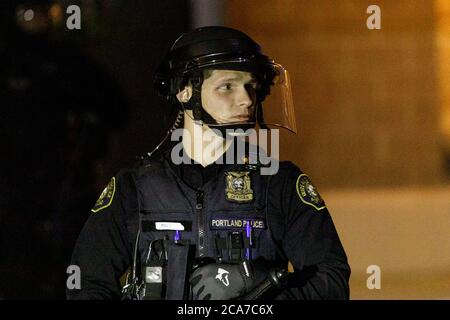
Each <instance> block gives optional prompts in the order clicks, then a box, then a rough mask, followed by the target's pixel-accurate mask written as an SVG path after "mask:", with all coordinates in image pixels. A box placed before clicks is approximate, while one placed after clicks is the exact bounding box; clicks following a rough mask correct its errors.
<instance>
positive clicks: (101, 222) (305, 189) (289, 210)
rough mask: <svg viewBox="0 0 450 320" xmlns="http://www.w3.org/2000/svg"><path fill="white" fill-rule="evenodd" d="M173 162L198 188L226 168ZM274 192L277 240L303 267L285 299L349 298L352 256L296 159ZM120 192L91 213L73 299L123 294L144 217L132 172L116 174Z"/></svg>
mask: <svg viewBox="0 0 450 320" xmlns="http://www.w3.org/2000/svg"><path fill="white" fill-rule="evenodd" d="M166 161H167V160H166ZM171 165H172V167H173V168H174V172H175V173H176V174H177V175H179V177H180V178H181V179H182V180H184V181H185V182H186V184H188V185H190V186H191V187H192V188H194V189H196V188H199V187H201V186H202V185H203V184H204V183H205V182H206V181H208V180H209V179H211V178H212V177H214V176H215V175H217V174H218V172H219V171H220V168H221V166H223V165H221V164H215V163H214V164H211V165H209V166H207V167H205V168H204V167H202V166H201V165H199V164H193V165H187V164H182V165H178V166H176V165H174V164H173V163H171ZM300 189H301V190H300ZM269 190H270V192H269V194H268V197H269V198H268V206H269V208H268V211H269V212H282V213H283V218H282V219H272V220H270V221H268V223H269V224H270V228H271V232H272V234H273V238H274V241H276V242H277V244H278V245H279V246H280V247H281V248H282V250H283V252H284V254H285V256H286V257H287V258H288V259H289V261H290V262H291V263H292V265H293V266H294V268H295V269H296V271H298V274H299V279H298V282H299V283H301V285H300V286H298V287H295V288H291V289H289V290H286V294H285V295H284V298H286V299H289V298H293V299H348V298H349V288H348V280H349V277H350V267H349V265H348V263H347V257H346V254H345V251H344V249H343V247H342V245H341V242H340V240H339V237H338V234H337V232H336V229H335V227H334V224H333V221H332V219H331V216H330V214H329V212H328V210H327V208H326V207H325V204H324V203H323V202H321V204H322V205H323V206H320V207H319V206H318V205H317V203H316V204H315V205H314V203H313V202H311V203H308V201H307V200H311V199H310V198H311V197H312V196H314V195H316V194H317V195H318V193H317V191H316V190H315V189H314V187H313V186H312V184H310V180H309V178H307V176H306V175H304V174H303V173H302V172H301V171H300V170H299V169H298V168H297V167H296V166H295V165H293V164H292V163H290V162H284V163H283V162H281V163H280V168H279V171H278V173H277V174H276V175H274V176H272V177H271V182H270V186H269ZM115 193H116V194H115V196H114V199H113V200H112V202H111V204H110V205H109V206H108V207H107V208H104V209H102V210H100V211H98V212H96V213H93V214H91V216H90V217H89V219H88V221H87V222H86V224H85V226H84V228H83V230H82V231H81V233H80V236H79V239H78V241H77V244H76V246H75V249H74V252H73V257H72V264H73V265H78V266H79V267H80V270H81V289H80V290H77V289H73V290H67V297H68V299H119V298H120V297H121V284H120V283H119V279H120V278H121V277H122V276H123V274H124V273H125V272H126V271H127V269H128V268H129V267H130V265H131V263H132V253H133V244H134V240H135V239H130V236H129V230H128V229H129V227H130V226H129V225H128V224H129V221H133V220H134V221H136V219H138V218H137V216H138V212H137V206H136V202H137V200H136V196H135V186H134V183H133V179H132V174H131V173H130V171H127V170H125V171H121V172H120V173H119V174H118V175H117V176H116V192H115ZM305 195H306V196H305ZM302 196H303V197H302ZM319 199H320V196H319Z"/></svg>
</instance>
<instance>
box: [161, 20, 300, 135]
mask: <svg viewBox="0 0 450 320" xmlns="http://www.w3.org/2000/svg"><path fill="white" fill-rule="evenodd" d="M208 69H210V70H217V69H219V70H237V71H245V72H251V73H252V74H253V75H254V76H255V78H256V79H257V81H258V89H257V91H256V102H255V103H256V113H255V115H254V118H253V119H251V120H250V121H249V122H247V123H246V124H247V125H249V126H250V127H252V126H254V125H255V124H256V122H258V123H259V124H260V125H261V127H265V126H266V125H274V126H278V127H284V128H287V129H288V130H291V131H293V132H295V131H296V128H295V116H294V110H293V102H292V95H291V88H290V83H289V76H288V73H287V71H286V70H285V69H284V68H283V66H281V65H280V64H277V63H276V62H275V61H274V60H273V59H271V58H270V57H268V56H267V55H265V54H264V53H263V52H262V50H261V47H260V46H259V45H258V44H257V43H256V42H255V41H253V40H252V39H251V38H250V37H249V36H248V35H246V34H245V33H243V32H241V31H238V30H235V29H232V28H228V27H221V26H209V27H201V28H198V29H195V30H194V31H191V32H188V33H185V34H183V35H182V36H180V37H179V38H178V39H177V40H176V41H175V42H174V44H173V45H172V47H171V48H170V50H169V53H168V54H167V55H166V57H165V58H164V60H163V61H162V63H161V64H160V65H159V67H158V68H157V70H156V72H155V76H154V85H155V88H156V90H157V92H158V93H159V95H160V96H162V97H164V98H166V99H167V100H168V101H170V103H171V104H172V105H178V106H180V103H179V101H178V100H177V99H176V94H177V93H178V92H179V91H181V90H182V89H184V87H185V86H186V85H187V84H188V83H189V82H190V83H191V84H192V87H193V95H192V98H191V99H190V100H189V101H188V103H185V104H183V105H182V107H183V109H187V110H193V116H194V120H197V121H201V122H202V123H205V124H208V125H213V126H214V125H217V126H223V125H224V124H220V125H218V124H217V122H215V120H214V119H213V118H212V117H211V116H210V115H209V114H208V113H207V112H206V111H205V110H204V109H203V107H202V105H201V94H200V92H201V85H202V83H203V71H204V70H208ZM274 91H275V92H274ZM268 95H270V96H271V97H272V96H274V99H269V100H274V101H275V100H276V101H275V102H274V103H273V107H270V108H269V109H270V110H269V111H271V112H269V113H268V114H269V118H270V117H271V116H274V119H269V121H268V119H267V117H266V116H264V118H265V119H263V110H262V102H263V101H264V104H265V105H267V104H269V105H270V104H271V101H269V102H268V101H266V100H267V99H266V98H267V97H268ZM265 113H266V112H265ZM266 114H267V113H266ZM225 125H228V124H225ZM230 125H233V123H230ZM238 127H239V126H238ZM241 127H242V126H241ZM244 127H246V126H244Z"/></svg>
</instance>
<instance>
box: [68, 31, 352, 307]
mask: <svg viewBox="0 0 450 320" xmlns="http://www.w3.org/2000/svg"><path fill="white" fill-rule="evenodd" d="M155 86H156V88H157V90H158V92H159V93H160V94H161V95H162V96H164V97H165V98H167V100H168V102H169V104H170V105H172V106H177V108H178V112H179V114H178V115H179V117H178V118H177V121H176V123H175V125H174V127H173V128H171V130H169V131H168V133H167V136H166V139H165V140H167V138H168V137H169V136H171V138H172V140H174V139H173V137H174V133H175V130H174V129H175V128H176V127H177V126H178V125H180V123H181V121H180V120H181V119H182V122H183V128H184V130H183V131H182V132H181V134H180V135H179V136H181V142H180V143H174V142H172V143H168V141H164V142H162V143H161V144H160V145H159V146H158V147H157V151H156V152H155V151H154V152H151V153H149V155H148V157H146V159H144V160H143V161H142V162H141V163H140V164H139V165H137V166H135V167H133V168H129V169H124V170H122V171H120V172H119V173H118V174H117V175H116V176H115V177H113V178H112V179H111V181H110V182H109V184H108V185H107V187H106V188H105V190H104V191H103V192H102V194H101V196H100V198H99V199H98V201H97V202H96V204H95V206H94V207H93V209H92V214H91V216H90V217H89V219H88V221H87V222H86V224H85V226H84V228H83V230H82V232H81V234H80V236H79V239H78V242H77V244H76V246H75V249H74V252H73V258H72V264H74V265H78V266H79V267H80V271H81V287H80V288H73V289H69V290H68V291H67V297H68V298H69V299H119V298H121V297H122V298H128V299H170V300H173V299H194V300H197V299H246V298H248V297H250V295H251V299H255V298H261V297H264V298H274V299H348V298H349V287H348V280H349V276H350V267H349V265H348V263H347V257H346V254H345V252H344V249H343V247H342V245H341V242H340V240H339V237H338V235H337V232H336V229H335V227H334V224H333V222H332V219H331V217H330V214H329V212H328V210H327V207H326V205H325V203H324V201H323V199H322V198H321V197H320V194H319V193H318V191H317V190H316V189H315V187H314V185H313V184H312V182H311V180H310V178H309V177H308V176H307V175H306V174H305V173H303V172H302V171H301V170H300V169H299V168H298V167H296V166H295V165H294V164H292V163H291V162H280V163H279V164H278V165H277V167H276V170H274V171H272V172H271V173H270V174H267V173H266V174H263V171H262V169H263V167H264V166H266V167H267V162H265V164H266V165H264V163H262V162H263V161H260V159H261V158H262V157H263V156H261V155H262V153H261V152H260V149H258V152H257V153H256V156H255V155H254V153H253V154H252V153H251V152H250V151H249V144H248V143H246V144H244V146H245V148H244V149H245V150H244V152H240V151H239V150H238V149H240V148H239V143H238V142H237V141H238V140H239V141H241V140H245V138H246V136H247V132H249V129H252V128H254V127H256V126H257V127H259V128H260V130H263V129H265V128H269V127H273V126H278V127H284V128H287V129H289V130H291V131H295V122H294V121H295V120H294V119H295V117H293V103H292V98H291V97H292V96H291V94H290V86H289V77H288V73H287V71H286V70H285V69H284V68H283V67H282V66H281V65H279V64H277V63H275V62H274V61H273V60H272V59H271V58H269V57H268V56H266V55H264V54H263V53H262V51H261V48H260V46H259V45H258V44H257V43H256V42H254V41H253V40H252V39H251V38H250V37H248V36H247V35H245V34H244V33H242V32H240V31H237V30H234V29H231V28H225V27H203V28H199V29H196V30H194V31H192V32H190V33H187V34H184V35H182V36H181V37H180V38H179V39H178V40H177V41H176V42H175V43H174V45H173V46H172V48H171V50H170V52H169V53H168V55H167V56H166V58H165V59H164V61H163V62H162V63H161V65H160V67H159V68H158V70H157V72H156V76H155ZM271 97H275V98H276V99H275V101H273V104H271V103H272V102H271V101H270V98H271ZM263 105H264V107H263ZM263 111H264V113H263ZM205 136H208V137H210V138H209V139H205V138H204V137H205ZM199 137H200V138H199ZM211 137H213V138H211ZM241 146H242V144H241ZM211 151H212V152H211ZM225 155H227V157H226V159H227V161H221V159H222V160H223V159H224V156H225ZM228 155H231V156H228ZM180 159H181V161H180ZM230 159H231V161H230ZM288 266H289V267H288ZM287 271H289V272H287ZM125 277H126V284H125V285H123V282H124V281H123V279H124V278H125ZM267 284H270V285H269V286H267ZM261 288H269V289H270V290H269V289H268V290H266V289H263V290H261ZM258 290H260V291H258ZM255 292H256V293H257V294H256V295H255V294H254V293H255ZM258 292H261V293H262V294H261V295H259V293H258Z"/></svg>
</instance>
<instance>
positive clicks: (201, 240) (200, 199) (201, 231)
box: [195, 190, 206, 257]
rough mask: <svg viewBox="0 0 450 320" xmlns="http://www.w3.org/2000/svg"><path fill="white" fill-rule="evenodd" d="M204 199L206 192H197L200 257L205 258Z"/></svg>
mask: <svg viewBox="0 0 450 320" xmlns="http://www.w3.org/2000/svg"><path fill="white" fill-rule="evenodd" d="M203 198H204V192H203V191H202V190H197V203H196V204H195V212H196V214H197V225H198V256H199V257H204V256H205V255H206V247H205V244H206V232H205V219H204V217H203Z"/></svg>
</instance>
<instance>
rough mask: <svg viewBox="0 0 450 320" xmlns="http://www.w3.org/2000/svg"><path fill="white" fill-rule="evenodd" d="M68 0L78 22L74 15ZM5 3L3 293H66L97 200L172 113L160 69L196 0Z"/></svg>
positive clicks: (1, 24)
mask: <svg viewBox="0 0 450 320" xmlns="http://www.w3.org/2000/svg"><path fill="white" fill-rule="evenodd" d="M71 4H77V5H79V7H80V9H81V30H68V29H67V27H66V20H67V18H68V17H69V16H70V14H67V13H66V8H67V7H68V6H69V5H71ZM29 9H31V10H33V13H34V15H33V19H32V20H31V21H26V20H24V16H26V14H25V12H26V10H29ZM0 10H1V11H0V12H1V16H0V141H1V143H0V161H1V163H0V170H1V172H0V299H50V298H51V299H64V298H65V295H64V291H65V285H66V277H67V274H66V267H67V266H68V265H69V263H70V255H71V251H72V248H73V245H74V243H75V241H76V238H77V236H78V233H79V231H80V229H81V227H82V226H83V224H84V222H85V220H86V219H87V217H88V215H89V212H90V208H91V207H92V206H93V204H94V203H95V201H96V199H97V198H98V196H99V194H100V193H101V191H102V189H103V188H104V187H105V185H106V183H107V182H108V180H109V179H110V177H111V176H112V175H114V173H115V172H117V171H118V170H119V169H120V168H122V167H123V166H126V165H129V164H130V163H131V162H132V161H133V159H134V158H135V157H136V156H138V155H141V154H143V153H145V152H147V151H150V150H151V148H153V147H154V146H155V145H156V144H157V143H158V142H159V141H160V140H161V138H162V137H163V135H164V133H165V131H166V130H167V127H168V126H169V125H170V121H171V119H169V118H167V115H166V113H165V110H164V108H165V105H164V101H162V100H161V99H160V98H159V97H157V95H156V94H155V92H154V90H153V88H152V75H153V71H154V69H155V68H156V66H157V64H158V63H159V61H160V59H161V57H162V56H163V55H164V53H165V52H166V51H167V50H168V49H169V47H170V45H171V43H172V42H173V41H174V40H175V39H176V38H177V37H178V36H179V35H180V34H181V33H182V32H184V31H186V30H187V28H188V25H189V15H188V12H189V7H188V3H187V2H186V1H121V0H115V1H114V0H113V1H70V2H68V1H37V0H33V1H10V0H7V1H2V3H1V4H0ZM155 123H158V125H155ZM166 123H167V126H166Z"/></svg>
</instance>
